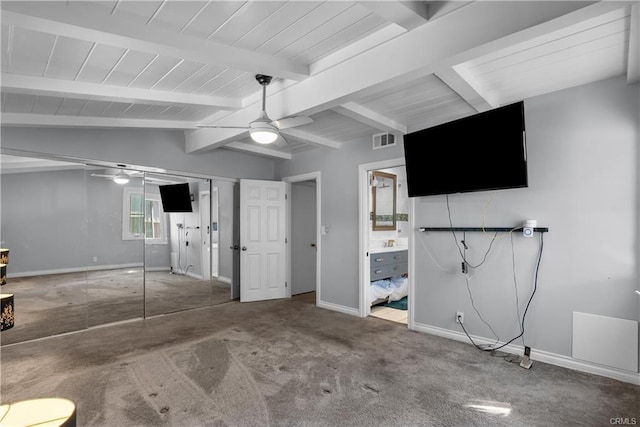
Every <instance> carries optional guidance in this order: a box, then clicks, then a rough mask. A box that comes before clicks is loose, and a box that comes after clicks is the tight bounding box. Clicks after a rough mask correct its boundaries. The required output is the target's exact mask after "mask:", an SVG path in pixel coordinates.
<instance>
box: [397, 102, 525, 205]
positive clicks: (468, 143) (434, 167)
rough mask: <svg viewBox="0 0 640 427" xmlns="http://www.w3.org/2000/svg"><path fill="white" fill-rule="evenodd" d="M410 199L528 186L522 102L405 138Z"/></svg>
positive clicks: (413, 133)
mask: <svg viewBox="0 0 640 427" xmlns="http://www.w3.org/2000/svg"><path fill="white" fill-rule="evenodd" d="M404 155H405V162H406V163H405V165H406V166H405V167H406V170H407V189H408V192H409V197H418V196H431V195H436V194H453V193H467V192H472V191H487V190H501V189H507V188H522V187H527V186H528V181H527V146H526V140H525V120H524V103H523V102H522V101H521V102H517V103H515V104H511V105H507V106H504V107H499V108H495V109H493V110H489V111H485V112H482V113H478V114H475V115H473V116H469V117H465V118H462V119H458V120H454V121H452V122H449V123H444V124H441V125H438V126H434V127H431V128H428V129H423V130H420V131H417V132H412V133H409V134H406V135H405V136H404Z"/></svg>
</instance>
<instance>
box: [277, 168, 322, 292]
mask: <svg viewBox="0 0 640 427" xmlns="http://www.w3.org/2000/svg"><path fill="white" fill-rule="evenodd" d="M319 174H320V173H319V172H316V173H311V174H305V175H298V176H293V177H287V178H284V179H283V181H285V182H288V183H290V186H291V187H290V188H291V190H290V192H289V193H290V203H289V215H288V216H289V221H288V228H289V230H288V235H289V236H290V242H291V244H290V245H289V250H290V266H291V276H290V283H291V296H292V297H294V298H295V299H297V300H300V301H304V302H308V303H312V304H316V305H317V301H318V300H319V297H320V292H319V283H320V279H319V277H320V274H319V273H320V267H319V262H320V248H319V245H320V233H319V230H320V227H319V225H318V224H319V221H320V188H319V187H320V176H319Z"/></svg>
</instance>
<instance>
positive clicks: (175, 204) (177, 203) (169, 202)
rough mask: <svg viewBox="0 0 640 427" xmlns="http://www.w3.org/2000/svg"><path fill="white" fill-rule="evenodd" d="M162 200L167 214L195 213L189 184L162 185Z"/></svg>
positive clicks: (163, 208)
mask: <svg viewBox="0 0 640 427" xmlns="http://www.w3.org/2000/svg"><path fill="white" fill-rule="evenodd" d="M160 199H161V200H162V210H164V211H165V212H193V208H192V207H191V193H190V191H189V184H188V183H184V184H170V185H161V186H160Z"/></svg>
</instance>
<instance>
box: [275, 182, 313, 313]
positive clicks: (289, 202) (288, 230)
mask: <svg viewBox="0 0 640 427" xmlns="http://www.w3.org/2000/svg"><path fill="white" fill-rule="evenodd" d="M321 178H322V174H321V173H320V171H315V172H309V173H304V174H300V175H292V176H286V177H283V178H282V181H284V182H286V183H289V184H293V183H296V182H303V181H315V182H316V306H318V305H319V304H320V301H322V298H321V297H320V295H321V292H322V281H321V280H320V278H321V277H322V274H321V273H322V236H321V233H320V224H322V216H321V215H322V185H321ZM289 193H291V192H290V191H289ZM287 236H291V200H288V203H287ZM287 282H288V283H291V244H288V245H287ZM289 296H291V287H290V286H289Z"/></svg>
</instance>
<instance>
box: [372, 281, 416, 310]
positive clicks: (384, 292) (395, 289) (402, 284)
mask: <svg viewBox="0 0 640 427" xmlns="http://www.w3.org/2000/svg"><path fill="white" fill-rule="evenodd" d="M408 293H409V279H408V278H406V277H392V278H390V279H382V280H376V281H374V282H371V289H370V291H369V304H373V303H374V302H375V301H376V300H380V299H385V300H387V302H391V301H398V300H401V299H402V298H404V297H406V296H407V294H408Z"/></svg>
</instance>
